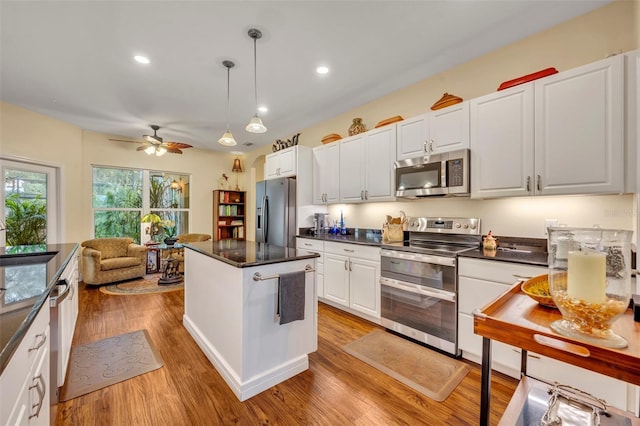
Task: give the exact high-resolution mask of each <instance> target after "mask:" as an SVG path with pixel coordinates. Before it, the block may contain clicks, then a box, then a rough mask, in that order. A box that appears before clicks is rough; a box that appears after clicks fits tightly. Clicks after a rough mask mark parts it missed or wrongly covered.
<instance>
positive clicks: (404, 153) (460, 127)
mask: <svg viewBox="0 0 640 426" xmlns="http://www.w3.org/2000/svg"><path fill="white" fill-rule="evenodd" d="M397 127H398V143H397V149H396V159H397V160H404V159H407V158H414V157H420V156H424V155H430V154H439V153H441V152H447V151H453V150H457V149H464V148H469V102H462V103H459V104H456V105H452V106H450V107H447V108H443V109H439V110H436V111H432V112H429V113H427V114H422V115H419V116H417V117H412V118H409V119H407V120H404V121H401V122H398V123H397Z"/></svg>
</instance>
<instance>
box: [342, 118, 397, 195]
mask: <svg viewBox="0 0 640 426" xmlns="http://www.w3.org/2000/svg"><path fill="white" fill-rule="evenodd" d="M338 143H339V146H340V202H343V203H360V202H366V201H393V200H395V183H394V182H395V175H394V169H393V162H394V161H393V158H394V153H395V150H396V124H393V125H389V126H384V127H380V128H378V129H374V130H370V131H368V132H365V133H361V134H359V135H356V136H352V137H350V138H346V139H343V140H341V141H340V142H338Z"/></svg>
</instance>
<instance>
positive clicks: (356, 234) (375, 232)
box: [298, 228, 382, 247]
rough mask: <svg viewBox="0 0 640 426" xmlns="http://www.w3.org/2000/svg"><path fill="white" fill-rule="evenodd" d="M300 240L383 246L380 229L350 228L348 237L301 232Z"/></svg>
mask: <svg viewBox="0 0 640 426" xmlns="http://www.w3.org/2000/svg"><path fill="white" fill-rule="evenodd" d="M298 237H299V238H309V239H312V240H321V241H334V242H337V243H349V244H361V245H367V246H376V247H380V245H381V244H382V232H381V231H380V230H379V229H357V228H349V229H348V233H347V235H336V234H325V233H322V234H317V235H313V234H304V233H303V232H302V230H301V232H300V235H298Z"/></svg>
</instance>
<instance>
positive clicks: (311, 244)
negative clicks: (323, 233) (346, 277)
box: [296, 237, 324, 299]
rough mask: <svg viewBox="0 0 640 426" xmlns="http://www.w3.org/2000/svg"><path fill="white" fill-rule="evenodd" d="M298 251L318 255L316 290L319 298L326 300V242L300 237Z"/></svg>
mask: <svg viewBox="0 0 640 426" xmlns="http://www.w3.org/2000/svg"><path fill="white" fill-rule="evenodd" d="M296 247H297V248H298V250H307V251H310V252H312V253H318V254H319V255H320V257H319V258H317V259H316V288H317V292H318V297H319V298H321V299H322V298H324V241H320V240H316V239H312V238H301V237H298V245H297V246H296Z"/></svg>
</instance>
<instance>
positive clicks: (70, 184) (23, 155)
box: [0, 102, 88, 242]
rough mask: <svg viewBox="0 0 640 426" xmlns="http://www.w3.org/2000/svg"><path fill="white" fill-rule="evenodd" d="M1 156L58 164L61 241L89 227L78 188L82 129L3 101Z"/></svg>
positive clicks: (80, 234) (77, 237) (0, 105)
mask: <svg viewBox="0 0 640 426" xmlns="http://www.w3.org/2000/svg"><path fill="white" fill-rule="evenodd" d="M0 156H2V157H3V158H7V157H10V158H12V159H20V160H27V161H33V162H37V163H41V164H46V165H50V166H54V167H59V168H60V170H61V178H62V183H61V185H60V186H61V188H60V189H61V194H60V195H61V196H60V201H61V204H62V218H61V223H62V230H61V236H60V238H59V242H66V241H79V240H80V239H82V238H83V236H84V235H85V230H86V229H87V227H88V224H87V220H86V214H84V212H83V209H82V207H81V206H83V205H84V204H85V200H84V198H83V194H82V193H81V191H79V187H80V181H81V179H82V173H81V171H82V164H83V163H82V130H81V129H80V128H79V127H76V126H73V125H71V124H67V123H64V122H62V121H59V120H55V119H53V118H50V117H47V116H44V115H42V114H36V113H34V112H31V111H28V110H26V109H23V108H20V107H17V106H14V105H11V104H7V103H3V102H2V103H0Z"/></svg>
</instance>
